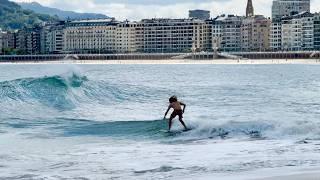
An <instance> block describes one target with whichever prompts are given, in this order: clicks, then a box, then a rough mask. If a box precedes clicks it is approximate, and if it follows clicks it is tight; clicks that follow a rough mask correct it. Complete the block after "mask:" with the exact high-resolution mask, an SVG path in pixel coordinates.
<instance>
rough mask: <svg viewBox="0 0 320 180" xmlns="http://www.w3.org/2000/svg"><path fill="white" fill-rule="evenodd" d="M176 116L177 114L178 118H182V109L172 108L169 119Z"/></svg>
mask: <svg viewBox="0 0 320 180" xmlns="http://www.w3.org/2000/svg"><path fill="white" fill-rule="evenodd" d="M176 116H179V119H182V118H183V111H182V110H174V111H173V112H172V114H171V116H170V119H174V118H175V117H176Z"/></svg>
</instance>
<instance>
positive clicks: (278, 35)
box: [269, 21, 282, 51]
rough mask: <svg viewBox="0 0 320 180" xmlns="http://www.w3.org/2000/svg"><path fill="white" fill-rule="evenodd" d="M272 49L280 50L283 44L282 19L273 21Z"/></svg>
mask: <svg viewBox="0 0 320 180" xmlns="http://www.w3.org/2000/svg"><path fill="white" fill-rule="evenodd" d="M269 41H270V50H271V51H280V50H281V46H282V23H281V21H275V22H272V23H271V27H270V36H269Z"/></svg>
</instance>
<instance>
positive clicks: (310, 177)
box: [256, 172, 320, 180]
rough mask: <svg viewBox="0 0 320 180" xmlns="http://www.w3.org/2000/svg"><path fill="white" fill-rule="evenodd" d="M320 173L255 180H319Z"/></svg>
mask: <svg viewBox="0 0 320 180" xmlns="http://www.w3.org/2000/svg"><path fill="white" fill-rule="evenodd" d="M319 179H320V173H319V172H310V173H307V172H306V173H300V174H293V175H283V176H273V177H267V178H262V179H261V178H260V179H256V180H319Z"/></svg>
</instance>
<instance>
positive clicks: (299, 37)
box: [281, 12, 314, 51]
mask: <svg viewBox="0 0 320 180" xmlns="http://www.w3.org/2000/svg"><path fill="white" fill-rule="evenodd" d="M281 35H282V43H281V44H282V50H285V51H302V50H313V48H314V21H313V14H311V13H309V12H303V13H299V14H296V15H293V16H288V17H284V18H282V33H281Z"/></svg>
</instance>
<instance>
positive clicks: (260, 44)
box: [241, 16, 271, 52]
mask: <svg viewBox="0 0 320 180" xmlns="http://www.w3.org/2000/svg"><path fill="white" fill-rule="evenodd" d="M270 26H271V20H270V19H267V18H265V17H264V16H251V17H246V18H245V19H243V20H242V24H241V51H247V52H249V51H268V50H269V44H270V43H269V35H270Z"/></svg>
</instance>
